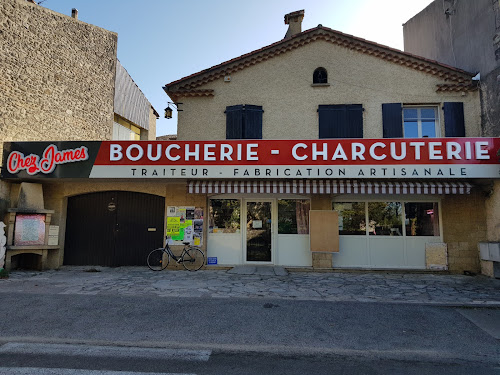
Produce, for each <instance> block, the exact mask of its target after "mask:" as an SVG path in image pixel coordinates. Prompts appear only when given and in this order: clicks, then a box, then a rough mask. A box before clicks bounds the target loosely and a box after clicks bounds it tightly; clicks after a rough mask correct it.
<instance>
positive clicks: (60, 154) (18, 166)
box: [7, 145, 88, 175]
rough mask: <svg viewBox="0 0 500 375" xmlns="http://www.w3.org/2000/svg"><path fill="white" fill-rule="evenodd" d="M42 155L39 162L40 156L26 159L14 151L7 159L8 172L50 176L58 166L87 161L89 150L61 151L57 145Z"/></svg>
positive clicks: (49, 147) (29, 156)
mask: <svg viewBox="0 0 500 375" xmlns="http://www.w3.org/2000/svg"><path fill="white" fill-rule="evenodd" d="M42 155H43V156H42V160H39V159H40V157H39V156H38V155H33V154H31V155H28V156H26V157H25V156H24V155H23V154H22V153H20V152H19V151H13V152H11V153H10V155H9V157H8V159H7V170H8V171H9V173H12V174H15V173H18V172H19V171H21V170H23V169H24V170H26V171H27V172H28V174H30V175H34V174H36V173H37V172H39V171H41V172H42V173H45V174H49V173H52V172H53V171H54V169H55V168H56V165H58V164H65V163H71V162H74V161H79V160H87V159H88V149H87V147H85V146H82V147H80V148H77V149H69V150H64V151H59V150H58V149H57V147H56V146H55V145H50V146H48V147H47V148H46V149H45V151H44V152H43V154H42Z"/></svg>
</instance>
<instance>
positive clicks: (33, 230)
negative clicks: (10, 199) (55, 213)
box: [14, 215, 45, 246]
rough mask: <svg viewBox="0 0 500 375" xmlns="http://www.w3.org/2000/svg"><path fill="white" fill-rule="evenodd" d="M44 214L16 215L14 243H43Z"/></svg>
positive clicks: (24, 244)
mask: <svg viewBox="0 0 500 375" xmlns="http://www.w3.org/2000/svg"><path fill="white" fill-rule="evenodd" d="M44 244H45V215H16V226H15V230H14V245H15V246H29V245H44Z"/></svg>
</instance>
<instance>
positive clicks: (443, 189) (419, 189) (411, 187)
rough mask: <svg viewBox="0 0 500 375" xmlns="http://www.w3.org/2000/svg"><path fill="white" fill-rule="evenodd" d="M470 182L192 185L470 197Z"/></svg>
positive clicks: (196, 189) (203, 190) (222, 189)
mask: <svg viewBox="0 0 500 375" xmlns="http://www.w3.org/2000/svg"><path fill="white" fill-rule="evenodd" d="M471 188H472V185H471V184H469V183H467V182H408V181H404V182H399V181H398V182H393V181H358V180H279V181H276V180H271V181H268V180H258V181H255V180H239V181H212V180H203V181H199V180H198V181H190V182H189V183H188V192H189V193H190V194H241V193H245V194H362V195H366V194H396V195H399V194H417V195H421V194H424V195H442V194H470V190H471Z"/></svg>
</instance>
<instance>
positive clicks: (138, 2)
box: [37, 0, 432, 136]
mask: <svg viewBox="0 0 500 375" xmlns="http://www.w3.org/2000/svg"><path fill="white" fill-rule="evenodd" d="M37 1H38V2H39V3H40V5H41V6H43V7H46V8H49V9H52V10H54V11H56V12H59V13H62V14H66V15H68V16H69V15H71V9H72V8H76V9H78V19H79V20H80V21H83V22H87V23H90V24H93V25H96V26H99V27H102V28H104V29H107V30H111V31H114V32H116V33H118V59H119V60H120V62H121V63H122V65H123V66H124V67H125V69H127V71H128V73H129V74H130V76H131V77H132V79H133V80H134V81H135V83H136V84H137V85H138V86H139V88H140V89H141V90H142V92H143V93H144V94H145V95H146V97H147V98H148V100H149V101H150V102H151V104H152V105H153V107H154V108H155V109H156V110H157V112H158V113H159V114H160V116H161V117H160V118H159V119H158V120H157V122H156V124H157V136H160V135H164V134H176V133H177V116H176V115H175V114H174V118H172V119H169V120H167V119H165V118H164V117H163V113H164V108H165V107H166V106H167V102H169V101H170V98H169V97H168V96H167V94H165V92H164V91H163V89H162V87H163V86H165V85H166V84H167V83H170V82H173V81H176V80H178V79H180V78H182V77H185V76H188V75H191V74H193V73H196V72H199V71H200V70H203V69H206V68H210V67H212V66H214V65H217V64H220V63H221V62H224V61H227V60H230V59H232V58H234V57H237V56H240V55H243V54H245V53H248V52H251V51H254V50H257V49H259V48H262V47H264V46H267V45H269V44H272V43H275V42H277V41H279V40H281V39H283V37H284V36H285V34H286V31H287V29H288V26H287V25H285V24H284V15H285V14H287V13H290V12H294V11H296V10H301V9H304V10H305V16H304V20H303V22H302V30H307V29H311V28H313V27H316V26H318V24H322V25H323V26H325V27H329V28H331V29H334V30H338V31H341V32H343V33H347V34H351V35H355V36H357V37H360V38H364V39H368V40H370V41H373V42H377V43H379V44H383V45H387V46H390V47H393V48H397V49H401V50H402V49H403V48H404V46H403V27H402V25H403V23H405V22H406V21H408V20H409V19H410V18H412V17H413V16H414V15H415V14H417V13H418V12H420V11H421V10H423V9H424V8H425V7H426V6H427V5H429V4H430V3H431V2H432V0H252V1H241V0H210V1H206V0H176V1H173V0H43V1H42V0H37Z"/></svg>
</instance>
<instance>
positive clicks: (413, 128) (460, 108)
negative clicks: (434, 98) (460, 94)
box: [382, 102, 465, 138]
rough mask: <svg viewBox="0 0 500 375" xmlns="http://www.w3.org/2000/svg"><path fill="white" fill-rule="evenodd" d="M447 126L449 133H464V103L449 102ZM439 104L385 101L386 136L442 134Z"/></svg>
mask: <svg viewBox="0 0 500 375" xmlns="http://www.w3.org/2000/svg"><path fill="white" fill-rule="evenodd" d="M442 109H443V111H444V130H445V136H446V137H465V121H464V104H463V103H462V102H446V103H444V105H443V107H442ZM439 113H440V108H439V107H438V106H431V105H428V106H404V107H403V105H402V104H401V103H384V104H382V123H383V129H384V138H402V137H405V138H424V137H429V138H431V137H441V126H440V124H439V118H440V115H439Z"/></svg>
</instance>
